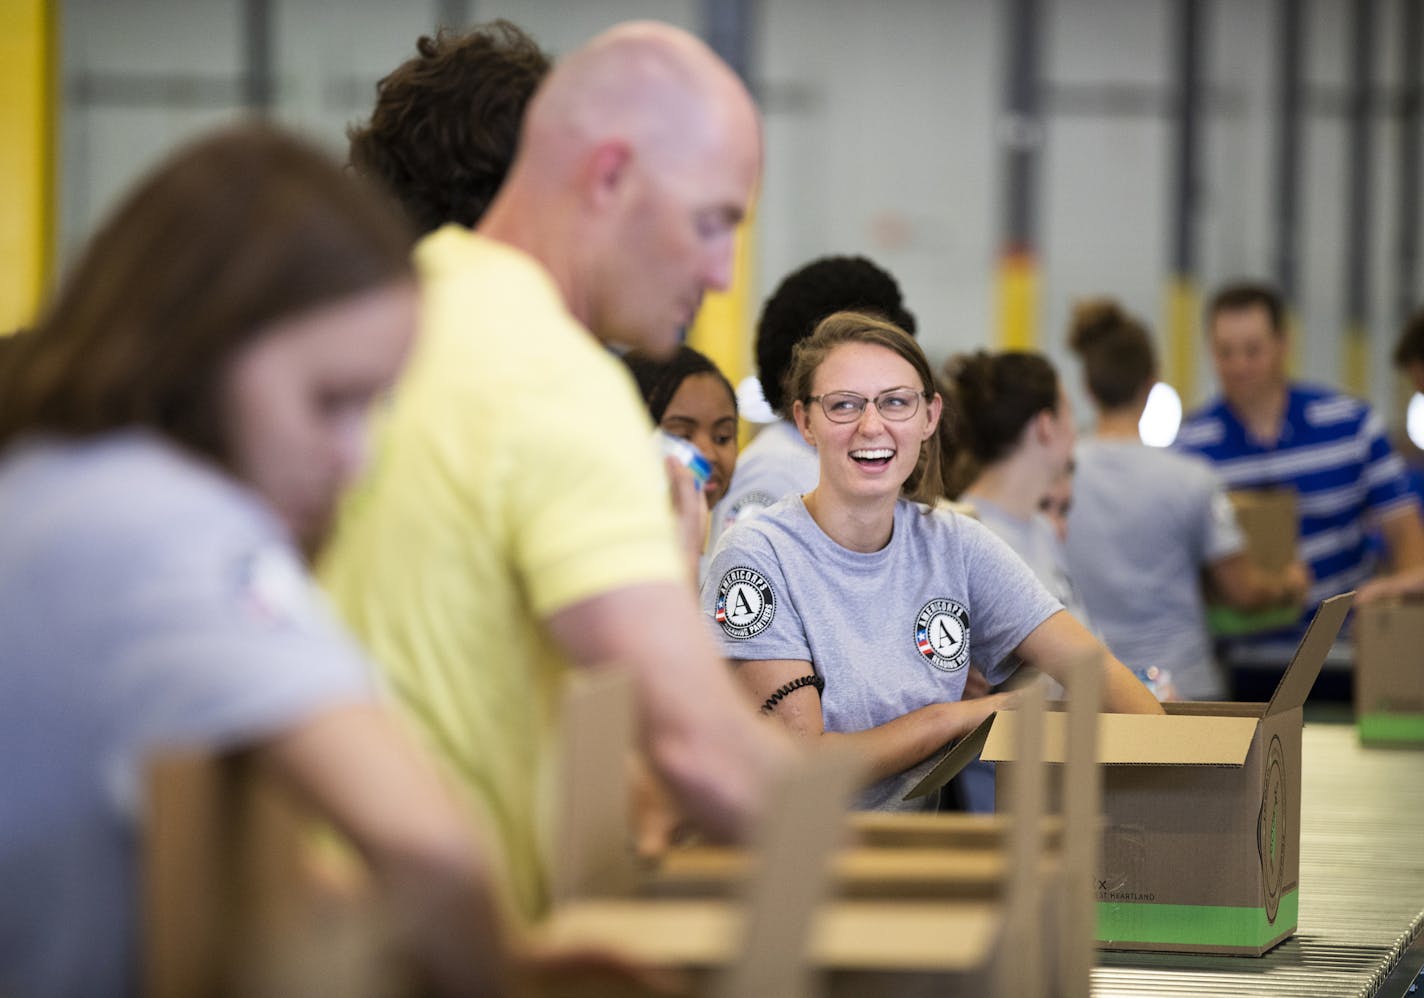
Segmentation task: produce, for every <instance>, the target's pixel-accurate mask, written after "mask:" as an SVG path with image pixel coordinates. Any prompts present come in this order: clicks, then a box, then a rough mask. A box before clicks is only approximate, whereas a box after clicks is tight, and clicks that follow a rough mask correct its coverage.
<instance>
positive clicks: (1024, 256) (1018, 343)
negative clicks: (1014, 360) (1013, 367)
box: [998, 251, 1038, 350]
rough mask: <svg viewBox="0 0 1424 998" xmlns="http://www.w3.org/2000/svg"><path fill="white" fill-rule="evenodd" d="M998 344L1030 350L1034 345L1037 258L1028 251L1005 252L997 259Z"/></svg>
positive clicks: (1007, 348)
mask: <svg viewBox="0 0 1424 998" xmlns="http://www.w3.org/2000/svg"><path fill="white" fill-rule="evenodd" d="M998 292H999V347H1000V349H1003V350H1033V349H1035V348H1036V347H1037V345H1038V260H1037V258H1036V257H1035V256H1034V255H1033V254H1032V253H1029V252H1023V251H1018V252H1009V253H1005V254H1004V255H1003V257H1002V258H1001V259H1000V261H999V287H998Z"/></svg>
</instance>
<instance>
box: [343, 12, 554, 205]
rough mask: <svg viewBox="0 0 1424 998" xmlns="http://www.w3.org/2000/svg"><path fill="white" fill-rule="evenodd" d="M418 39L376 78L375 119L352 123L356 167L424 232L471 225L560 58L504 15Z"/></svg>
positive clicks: (501, 177) (492, 191)
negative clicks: (406, 55) (409, 53)
mask: <svg viewBox="0 0 1424 998" xmlns="http://www.w3.org/2000/svg"><path fill="white" fill-rule="evenodd" d="M415 47H416V51H417V52H418V53H419V54H418V55H417V56H416V57H415V58H414V59H410V60H407V61H406V62H404V63H402V64H401V65H400V66H398V67H397V68H396V70H395V71H394V72H392V73H391V74H390V75H389V76H387V77H385V78H384V79H383V80H381V81H380V82H379V83H378V84H376V107H375V109H374V110H373V111H372V112H371V120H370V121H369V122H367V123H366V124H364V125H357V126H352V127H351V128H349V129H348V130H347V132H346V137H347V138H348V139H349V140H350V141H351V153H350V157H351V167H352V169H354V170H355V171H356V172H357V173H359V174H361V175H362V176H363V177H366V178H367V179H368V180H371V181H374V182H375V183H377V184H379V185H381V186H382V187H384V188H385V189H386V190H388V191H390V192H391V193H392V194H393V195H394V196H395V197H396V199H397V200H398V201H399V202H400V204H401V206H402V207H403V208H404V209H405V212H406V214H407V215H408V216H409V217H410V220H411V223H412V224H413V225H414V226H415V227H416V228H417V229H418V230H419V231H420V232H429V231H430V230H432V229H437V228H439V227H440V226H441V225H444V224H445V223H447V222H457V223H459V224H461V225H465V226H470V227H473V226H474V225H475V224H476V223H478V222H479V220H480V218H481V217H482V216H483V215H484V213H485V210H486V209H487V208H488V207H489V205H490V202H491V201H492V200H494V196H495V193H496V192H497V191H498V190H499V188H500V185H501V184H503V183H504V177H505V174H507V173H508V172H509V165H510V163H512V162H513V161H514V154H515V151H516V149H517V148H518V145H519V128H520V123H521V122H522V120H523V118H524V109H525V107H526V106H527V105H528V103H529V100H530V98H531V97H533V96H534V91H535V90H536V89H537V88H538V86H539V84H540V82H541V81H543V79H544V77H545V76H546V75H548V72H549V70H550V68H551V67H552V66H553V60H552V59H551V57H550V56H549V55H547V54H546V53H545V52H544V51H543V50H542V49H540V48H539V46H538V44H537V43H536V42H535V41H534V39H533V38H531V37H530V36H529V35H527V34H525V32H524V31H523V30H521V29H520V28H519V27H518V26H517V25H514V24H512V23H510V22H509V21H505V20H498V21H492V22H490V23H489V24H485V25H481V26H479V27H476V28H473V29H471V30H470V31H468V32H465V33H463V34H455V33H453V32H450V31H441V32H439V33H438V34H436V35H435V36H434V37H433V38H432V37H430V36H424V37H422V38H421V39H420V41H418V42H417V43H416V46H415Z"/></svg>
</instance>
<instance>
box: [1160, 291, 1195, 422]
mask: <svg viewBox="0 0 1424 998" xmlns="http://www.w3.org/2000/svg"><path fill="white" fill-rule="evenodd" d="M1200 315H1201V292H1200V291H1199V290H1198V289H1197V285H1196V282H1195V281H1194V280H1192V279H1191V278H1190V277H1187V276H1185V275H1181V274H1178V275H1177V276H1176V277H1173V278H1172V279H1171V281H1170V282H1169V283H1168V285H1167V344H1166V346H1167V349H1166V355H1167V369H1166V370H1165V371H1163V372H1162V374H1163V378H1164V380H1165V381H1166V382H1167V384H1169V385H1171V386H1172V387H1173V388H1175V389H1176V390H1177V394H1178V395H1180V396H1181V398H1182V407H1183V408H1184V409H1187V408H1190V407H1191V406H1193V405H1195V404H1196V402H1197V396H1196V391H1197V384H1196V381H1197V344H1199V343H1200V342H1201V335H1202V334H1201V332H1200V330H1199V329H1198V328H1197V323H1198V319H1199V316H1200Z"/></svg>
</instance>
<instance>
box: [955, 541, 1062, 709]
mask: <svg viewBox="0 0 1424 998" xmlns="http://www.w3.org/2000/svg"><path fill="white" fill-rule="evenodd" d="M963 528H964V540H963V544H962V550H963V555H964V568H965V574H966V578H967V579H968V581H969V601H970V606H971V607H972V608H973V609H972V612H973V614H974V618H973V628H974V630H973V648H974V652H973V657H974V662H975V664H976V665H977V666H978V667H979V668H980V669H981V670H982V671H983V673H984V675H985V676H986V677H987V678H988V680H989V682H990V683H991V684H995V685H997V684H998V683H1002V682H1003V681H1004V680H1006V679H1008V678H1009V676H1011V675H1012V674H1013V672H1014V670H1015V669H1017V668H1018V665H1019V663H1018V659H1017V658H1015V657H1013V656H1012V654H1011V653H1012V652H1013V650H1014V649H1015V648H1017V647H1018V646H1019V643H1020V642H1022V641H1023V639H1024V638H1026V637H1028V636H1029V635H1030V634H1031V633H1033V631H1034V629H1035V628H1037V627H1038V625H1039V624H1042V623H1043V622H1044V621H1045V620H1047V619H1048V618H1049V617H1051V616H1053V615H1054V614H1055V613H1057V612H1058V611H1060V610H1062V609H1063V604H1062V603H1060V602H1059V601H1058V600H1056V599H1054V598H1053V596H1052V595H1051V594H1050V593H1049V592H1048V590H1047V589H1046V588H1045V587H1044V585H1043V583H1042V582H1040V581H1039V580H1038V577H1037V576H1036V575H1034V574H1033V571H1032V570H1031V569H1030V568H1029V567H1028V566H1027V565H1025V564H1024V562H1023V559H1022V558H1020V557H1019V556H1018V555H1016V554H1014V552H1013V549H1012V548H1010V547H1009V546H1008V545H1007V544H1005V543H1004V542H1003V541H1002V540H1001V539H1000V538H999V537H997V536H995V534H994V533H993V532H992V531H991V530H989V528H987V527H985V526H984V525H983V524H980V523H978V522H975V521H973V520H968V519H966V520H965V521H964V523H963Z"/></svg>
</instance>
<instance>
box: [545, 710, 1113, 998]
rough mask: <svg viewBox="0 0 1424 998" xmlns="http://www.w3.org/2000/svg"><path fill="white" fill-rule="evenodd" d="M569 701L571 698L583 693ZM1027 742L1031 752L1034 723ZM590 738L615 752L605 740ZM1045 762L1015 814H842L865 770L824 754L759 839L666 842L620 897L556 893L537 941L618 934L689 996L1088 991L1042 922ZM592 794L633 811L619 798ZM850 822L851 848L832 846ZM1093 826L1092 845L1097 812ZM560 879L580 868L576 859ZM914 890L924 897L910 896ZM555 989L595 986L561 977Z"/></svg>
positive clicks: (1048, 855) (788, 792) (1051, 854)
mask: <svg viewBox="0 0 1424 998" xmlns="http://www.w3.org/2000/svg"><path fill="white" fill-rule="evenodd" d="M1037 696H1038V698H1039V699H1040V701H1041V696H1042V694H1041V693H1038V694H1037ZM1032 699H1033V696H1032V695H1031V696H1030V700H1032ZM570 706H571V708H572V709H573V710H574V711H578V710H579V709H580V708H579V705H578V702H577V696H575V698H574V699H573V700H571V703H570ZM1094 713H1095V712H1093V711H1091V710H1090V711H1089V713H1088V717H1089V718H1090V719H1091V718H1092V717H1093V716H1094ZM1088 727H1089V728H1091V725H1089V726H1088ZM1085 732H1086V729H1085V730H1082V731H1077V732H1075V734H1074V736H1073V739H1072V740H1073V742H1074V744H1075V745H1078V744H1079V743H1081V742H1082V741H1083V739H1084V738H1085V737H1088V738H1091V733H1090V732H1086V733H1085ZM1026 737H1029V738H1031V739H1032V740H1033V744H1030V745H1029V747H1028V751H1030V752H1031V753H1036V752H1037V751H1038V749H1037V748H1035V747H1033V746H1034V745H1035V744H1036V745H1041V741H1042V731H1041V729H1040V730H1039V732H1038V733H1037V734H1033V733H1029V734H1028V735H1027V736H1026ZM600 751H603V752H612V751H613V750H612V749H611V748H610V747H609V746H608V745H607V744H605V745H604V746H603V747H602V749H601V750H600ZM1073 754H1074V759H1075V760H1076V761H1077V762H1078V763H1079V768H1078V769H1076V770H1075V771H1074V772H1075V775H1074V777H1073V780H1074V781H1075V784H1081V783H1082V780H1083V778H1084V774H1085V773H1086V778H1087V779H1091V777H1092V774H1093V772H1094V771H1095V769H1096V767H1095V766H1094V765H1093V764H1092V761H1091V760H1092V751H1091V748H1089V749H1088V750H1087V751H1086V754H1084V752H1083V750H1082V749H1081V748H1075V749H1074V753H1073ZM1084 758H1086V759H1087V760H1088V762H1087V768H1086V770H1083V769H1082V760H1083V759H1084ZM586 764H587V765H591V766H594V768H598V767H597V766H596V765H594V764H593V763H592V762H588V761H586ZM1038 769H1039V778H1038V781H1037V784H1038V785H1037V787H1036V788H1035V787H1034V786H1033V785H1031V782H1030V783H1029V784H1026V785H1025V786H1024V787H1023V788H1022V789H1021V791H1020V797H1019V798H1018V799H1017V801H1016V807H1015V810H1014V813H1013V814H1012V815H1010V816H968V815H931V814H915V815H862V816H857V817H856V818H854V819H852V820H851V821H849V822H847V821H846V819H845V815H844V812H843V809H844V807H845V805H846V803H847V801H848V800H849V797H850V793H851V789H852V787H853V786H855V785H856V784H857V780H858V779H859V772H860V771H859V767H858V766H857V765H855V764H854V763H853V762H852V761H850V759H849V757H842V758H836V757H835V756H834V755H832V754H831V753H827V752H825V751H824V750H820V749H818V750H816V751H814V752H812V753H810V754H809V756H808V758H807V759H806V760H805V761H804V763H803V766H802V767H801V768H800V769H799V770H798V771H797V772H796V773H794V774H791V775H790V777H789V782H787V783H785V784H783V786H782V788H781V789H780V790H778V791H777V792H776V793H775V794H773V796H772V799H773V801H774V804H775V806H773V808H772V809H771V810H770V811H769V812H768V814H767V815H766V820H765V824H764V826H763V828H762V834H761V835H759V836H758V838H757V840H756V843H755V845H754V848H753V849H752V850H750V851H746V850H738V849H731V848H714V847H698V848H692V849H686V850H676V851H674V852H672V853H670V854H669V855H668V856H667V857H666V859H665V861H664V863H663V864H662V869H661V870H660V871H658V872H656V873H654V874H653V875H651V876H650V877H648V878H647V879H645V880H642V881H641V882H640V883H639V884H638V885H637V886H636V887H635V892H634V893H633V894H631V895H629V896H625V897H611V896H606V895H605V896H601V897H588V898H573V899H561V901H560V903H559V905H558V906H557V907H556V909H555V911H554V912H553V914H552V915H551V917H550V918H549V919H548V920H547V921H546V922H545V923H543V924H542V925H540V926H538V927H536V933H537V935H538V936H539V937H541V938H542V939H543V941H544V942H546V943H553V944H568V945H599V946H612V947H614V948H615V949H617V950H620V951H622V952H624V953H625V954H627V955H628V956H629V957H631V958H633V959H635V960H643V961H646V962H648V963H650V964H652V965H654V966H662V967H669V968H681V969H683V970H689V971H693V972H694V973H695V975H696V977H695V981H696V984H697V986H696V988H695V991H696V993H699V994H715V995H718V996H723V995H726V996H731V995H749V994H776V995H809V994H811V993H819V991H820V989H825V990H826V991H827V992H828V993H830V994H834V995H837V996H845V998H870V996H879V995H882V994H898V993H916V994H919V993H924V994H931V993H933V994H942V993H965V994H986V995H992V994H1013V995H1015V996H1021V995H1023V996H1033V995H1037V994H1042V993H1045V989H1047V988H1050V987H1052V988H1055V989H1056V990H1055V991H1054V993H1055V994H1059V993H1061V994H1080V993H1086V992H1085V990H1084V989H1083V988H1070V987H1067V986H1065V985H1064V984H1062V982H1061V980H1060V978H1061V976H1062V971H1061V968H1062V967H1065V966H1068V965H1069V964H1070V963H1071V964H1072V965H1073V966H1075V967H1084V968H1085V967H1086V966H1087V965H1088V961H1089V960H1090V953H1089V952H1087V950H1086V947H1081V948H1083V949H1084V950H1085V951H1084V952H1083V953H1078V954H1076V955H1075V956H1074V957H1073V959H1072V960H1071V961H1070V960H1069V958H1068V957H1067V955H1066V954H1067V949H1068V944H1067V942H1066V940H1068V939H1069V938H1070V934H1069V933H1068V932H1067V931H1066V930H1065V929H1064V928H1063V927H1061V926H1057V925H1050V924H1048V922H1049V919H1050V918H1061V917H1062V915H1063V913H1064V912H1066V911H1067V910H1068V908H1067V907H1066V906H1065V905H1063V904H1061V903H1060V902H1059V892H1060V889H1061V884H1062V883H1063V862H1062V856H1061V854H1060V849H1059V846H1060V845H1062V846H1063V847H1065V848H1066V842H1067V838H1068V833H1067V831H1066V829H1064V827H1063V822H1062V820H1061V819H1058V818H1053V819H1048V818H1047V817H1046V816H1045V807H1044V801H1045V799H1046V794H1047V788H1046V782H1045V779H1046V778H1045V776H1044V774H1043V770H1042V767H1038ZM569 771H570V772H573V771H574V770H572V769H571V770H569ZM1079 792H1080V791H1079V790H1074V791H1073V794H1074V795H1075V796H1076V795H1077V794H1078V793H1079ZM594 799H595V800H596V801H601V802H602V806H603V807H604V808H605V809H608V808H610V807H611V808H613V809H615V810H616V813H618V814H626V811H625V809H624V808H623V806H622V802H617V801H610V800H609V799H608V798H607V797H606V796H604V795H596V796H595V797H594ZM1087 806H1088V807H1091V806H1092V805H1091V803H1089V804H1088V805H1087ZM1075 813H1076V812H1075ZM600 821H601V822H602V819H600ZM613 823H614V822H613V821H612V820H609V821H607V822H606V823H601V824H600V827H605V828H607V827H612V825H613ZM857 828H858V831H857V832H855V833H854V834H858V835H859V836H861V837H862V838H861V844H859V845H855V846H850V847H847V848H838V847H839V846H840V845H841V844H842V843H843V842H845V841H846V839H845V836H846V835H847V833H848V831H849V830H850V829H857ZM570 834H572V832H570ZM625 834H626V833H625ZM1086 835H1087V841H1088V843H1089V844H1088V846H1087V847H1086V848H1087V849H1088V851H1089V852H1091V851H1094V850H1095V849H1096V839H1095V836H1094V834H1093V827H1092V823H1091V822H1090V823H1089V828H1088V831H1087V833H1086ZM906 841H913V842H915V843H916V845H915V846H914V847H907V846H904V845H902V844H901V843H904V842H906ZM1049 842H1051V843H1052V848H1046V847H1045V843H1049ZM867 843H873V844H867ZM1075 848H1077V849H1078V850H1079V851H1082V850H1083V849H1084V848H1085V847H1084V846H1083V845H1082V844H1081V843H1079V845H1077V846H1076V847H1075ZM600 851H602V850H601V849H600V850H597V851H595V852H594V854H595V855H597V854H598V852H600ZM916 881H918V887H916V886H913V885H914V884H915V882H916ZM936 881H938V886H937V887H936V888H935V889H933V890H926V888H925V887H924V885H925V884H926V883H930V884H935V883H936ZM568 882H571V883H582V882H588V878H586V877H583V876H581V875H578V871H570V879H569V881H568ZM833 890H834V891H837V892H838V894H837V896H836V897H834V898H832V897H830V893H831V892H832V891H833ZM915 890H918V891H919V896H918V897H911V896H908V895H909V894H910V893H912V892H913V891H915ZM650 895H651V896H650ZM847 895H851V896H847ZM1025 954H1028V956H1026V955H1025ZM1034 960H1037V961H1039V962H1038V963H1037V965H1036V966H1033V961H1034ZM1074 973H1077V971H1074ZM1083 973H1084V974H1085V973H1086V971H1084V972H1083ZM1083 980H1084V981H1086V977H1084V978H1083ZM548 993H552V992H548ZM558 993H559V994H561V995H573V994H579V995H582V994H589V993H596V992H594V991H590V992H583V991H579V990H578V989H577V988H570V987H568V986H565V987H562V988H561V989H560V990H559V992H558Z"/></svg>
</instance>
